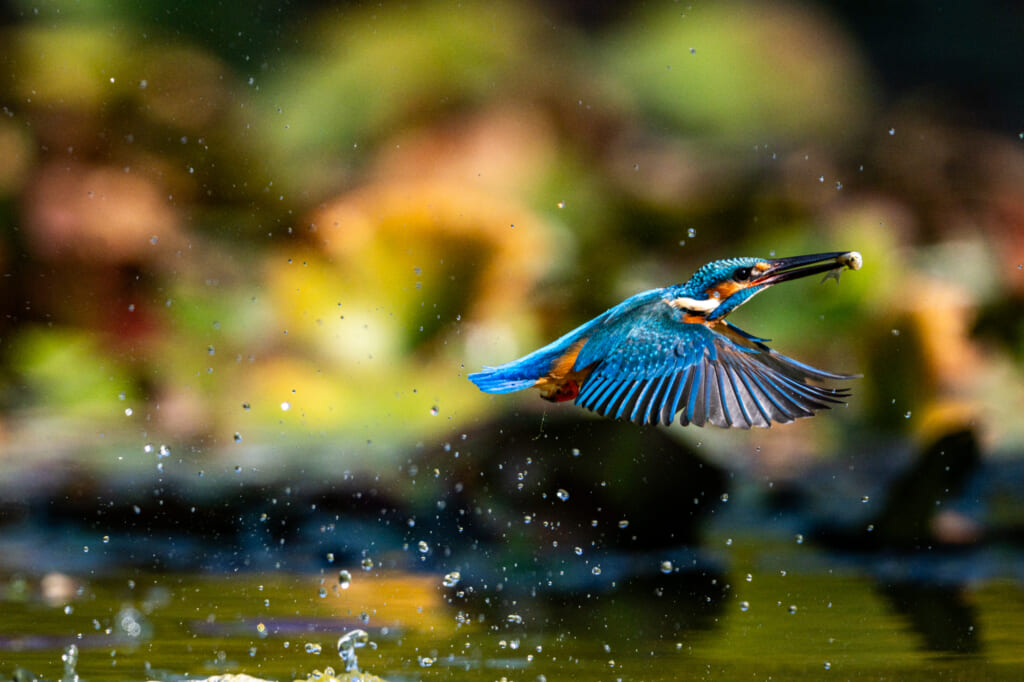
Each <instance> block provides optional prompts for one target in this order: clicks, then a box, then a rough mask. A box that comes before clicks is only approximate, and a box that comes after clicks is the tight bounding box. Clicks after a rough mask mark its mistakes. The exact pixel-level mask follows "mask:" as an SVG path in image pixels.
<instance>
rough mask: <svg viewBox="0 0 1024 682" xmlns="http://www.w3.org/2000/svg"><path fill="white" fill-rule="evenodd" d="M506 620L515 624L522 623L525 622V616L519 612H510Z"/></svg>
mask: <svg viewBox="0 0 1024 682" xmlns="http://www.w3.org/2000/svg"><path fill="white" fill-rule="evenodd" d="M505 620H506V621H507V622H509V623H511V624H513V625H521V624H522V622H523V617H522V616H520V615H519V614H518V613H510V614H508V616H506V617H505Z"/></svg>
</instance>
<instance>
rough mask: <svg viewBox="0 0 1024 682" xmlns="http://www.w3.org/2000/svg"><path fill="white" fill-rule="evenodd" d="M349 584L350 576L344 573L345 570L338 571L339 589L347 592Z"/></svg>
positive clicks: (346, 572)
mask: <svg viewBox="0 0 1024 682" xmlns="http://www.w3.org/2000/svg"><path fill="white" fill-rule="evenodd" d="M351 584H352V574H351V573H349V572H348V571H346V570H345V569H341V570H340V571H338V586H339V587H341V589H343V590H347V589H348V587H349V585H351Z"/></svg>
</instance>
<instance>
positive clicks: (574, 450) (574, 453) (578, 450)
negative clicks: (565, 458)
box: [572, 448, 580, 457]
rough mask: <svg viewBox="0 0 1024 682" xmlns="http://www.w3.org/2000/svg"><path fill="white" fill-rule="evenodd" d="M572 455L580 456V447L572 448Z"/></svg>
mask: <svg viewBox="0 0 1024 682" xmlns="http://www.w3.org/2000/svg"><path fill="white" fill-rule="evenodd" d="M572 456H573V457H579V456H580V449H579V448H573V449H572Z"/></svg>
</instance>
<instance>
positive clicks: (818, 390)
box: [469, 251, 863, 429]
mask: <svg viewBox="0 0 1024 682" xmlns="http://www.w3.org/2000/svg"><path fill="white" fill-rule="evenodd" d="M862 263H863V260H862V258H861V255H860V254H859V253H858V252H856V251H843V252H835V253H818V254H813V255H809V256H795V257H792V258H729V259H726V260H717V261H714V262H711V263H708V264H707V265H705V266H703V267H702V268H700V269H699V270H697V272H696V273H694V275H693V276H692V277H691V278H690V279H689V280H688V281H687V282H686V283H685V284H677V285H674V286H670V287H664V288H662V289H652V290H650V291H645V292H643V293H640V294H636V295H635V296H632V297H630V298H627V299H626V300H625V301H623V302H622V303H620V304H618V305H617V306H615V307H613V308H610V309H609V310H606V311H605V312H604V313H602V314H600V315H598V316H597V317H595V318H594V319H592V320H590V321H589V322H587V323H585V324H583V325H581V326H579V327H577V328H576V329H574V330H572V331H571V332H569V333H568V334H566V335H565V336H563V337H562V338H560V339H558V340H557V341H554V342H552V343H550V344H548V345H547V346H544V347H543V348H540V349H539V350H535V351H534V352H532V353H530V354H529V355H526V356H524V357H521V358H519V359H518V360H513V361H511V362H507V363H505V364H504V365H498V366H497V367H484V368H483V370H482V371H480V372H477V373H475V374H470V375H469V380H470V381H472V382H473V383H474V384H476V385H477V386H478V387H479V388H480V390H482V391H486V392H487V393H512V392H514V391H519V390H522V389H526V388H531V387H535V388H538V389H540V394H541V397H542V398H544V399H546V400H550V401H552V402H561V401H566V400H575V401H576V404H577V405H579V406H581V407H584V408H586V409H588V410H592V411H594V412H596V413H598V414H600V415H603V416H606V417H612V418H614V419H628V420H630V421H632V422H635V423H637V424H658V423H664V424H665V425H669V424H671V423H672V420H673V419H674V418H675V416H676V415H677V414H678V415H679V423H680V424H681V425H683V426H685V425H687V424H694V425H696V426H703V425H704V424H707V423H711V424H714V425H715V426H720V427H723V428H729V427H737V428H742V429H748V428H750V427H751V426H759V427H769V426H771V424H772V422H776V423H780V424H785V423H789V422H791V421H793V420H794V419H797V418H799V417H810V416H813V415H814V412H815V410H821V409H828V408H829V406H830V405H831V404H837V403H838V404H842V403H843V399H845V398H847V397H848V396H849V389H847V388H830V387H828V386H825V385H820V384H822V382H827V381H843V380H849V379H856V378H858V376H859V375H847V374H834V373H832V372H826V371H824V370H820V369H815V368H814V367H811V366H810V365H806V364H804V363H802V362H799V361H798V360H794V359H792V358H788V357H786V356H785V355H782V354H780V353H777V352H775V351H774V350H772V349H771V348H769V347H768V346H767V345H766V344H767V342H768V339H762V338H758V337H756V336H753V335H751V334H748V333H747V332H745V331H743V330H742V329H740V328H739V327H737V326H736V325H734V324H732V323H730V322H728V321H727V320H726V319H725V318H726V316H727V315H728V314H729V313H731V312H732V311H734V310H736V309H737V308H739V307H740V306H741V305H743V304H744V303H746V302H747V301H749V300H750V299H751V298H752V297H753V296H755V295H756V294H758V293H760V292H762V291H764V290H765V289H767V288H769V287H771V286H774V285H776V284H778V283H780V282H788V281H789V280H793V279H798V278H800V277H807V276H809V275H815V274H820V273H825V274H826V278H828V277H830V276H834V277H835V278H836V280H837V281H838V279H839V278H838V274H839V272H840V271H842V270H843V269H844V268H849V269H850V270H859V269H860V267H861V265H862ZM812 382H813V383H812Z"/></svg>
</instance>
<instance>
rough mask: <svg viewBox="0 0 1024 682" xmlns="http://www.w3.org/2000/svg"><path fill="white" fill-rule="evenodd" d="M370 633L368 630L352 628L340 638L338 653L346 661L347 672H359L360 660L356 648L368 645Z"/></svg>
mask: <svg viewBox="0 0 1024 682" xmlns="http://www.w3.org/2000/svg"><path fill="white" fill-rule="evenodd" d="M369 641H370V635H368V634H366V630H352V631H351V632H346V633H345V634H344V635H342V636H341V637H339V638H338V655H339V656H341V660H343V661H344V662H345V672H347V673H357V672H359V661H357V660H356V649H359V648H362V647H364V646H366V644H367V642H369Z"/></svg>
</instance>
